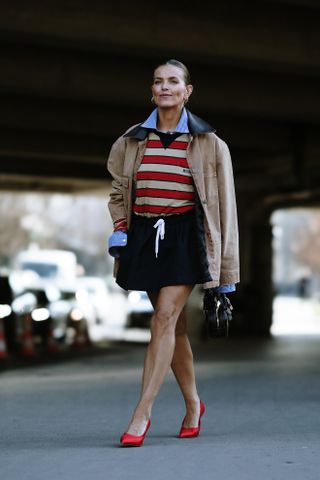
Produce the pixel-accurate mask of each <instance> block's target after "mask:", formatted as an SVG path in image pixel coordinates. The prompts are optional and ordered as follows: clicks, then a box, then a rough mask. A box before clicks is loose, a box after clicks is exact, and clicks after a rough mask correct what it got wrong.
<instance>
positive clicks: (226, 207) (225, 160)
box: [216, 139, 240, 285]
mask: <svg viewBox="0 0 320 480" xmlns="http://www.w3.org/2000/svg"><path fill="white" fill-rule="evenodd" d="M216 154H217V157H216V160H217V180H218V193H219V213H220V229H221V270H220V285H222V284H229V283H237V282H239V280H240V278H239V277H240V275H239V232H238V215H237V205H236V195H235V186H234V178H233V168H232V161H231V156H230V152H229V148H228V146H227V144H226V143H225V142H224V141H222V140H221V139H219V141H218V144H217V150H216Z"/></svg>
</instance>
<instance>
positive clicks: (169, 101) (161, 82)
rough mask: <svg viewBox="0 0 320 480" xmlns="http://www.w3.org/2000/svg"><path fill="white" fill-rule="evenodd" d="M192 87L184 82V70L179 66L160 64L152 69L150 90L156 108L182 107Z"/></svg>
mask: <svg viewBox="0 0 320 480" xmlns="http://www.w3.org/2000/svg"><path fill="white" fill-rule="evenodd" d="M192 88H193V87H192V85H186V84H185V81H184V72H183V70H182V69H181V68H179V67H176V66H174V65H160V67H158V68H156V69H155V71H154V78H153V84H152V88H151V90H152V95H153V99H154V103H155V104H156V105H157V106H158V108H182V107H183V105H184V103H185V100H186V99H187V98H188V97H189V96H190V95H191V93H192Z"/></svg>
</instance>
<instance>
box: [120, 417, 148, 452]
mask: <svg viewBox="0 0 320 480" xmlns="http://www.w3.org/2000/svg"><path fill="white" fill-rule="evenodd" d="M150 425H151V421H150V419H149V420H148V423H147V426H146V428H145V430H144V432H143V434H142V435H131V433H127V432H124V433H123V434H122V435H121V438H120V443H121V445H122V446H124V447H141V445H142V444H143V441H144V439H145V436H146V434H147V431H148V429H149V427H150Z"/></svg>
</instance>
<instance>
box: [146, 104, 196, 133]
mask: <svg viewBox="0 0 320 480" xmlns="http://www.w3.org/2000/svg"><path fill="white" fill-rule="evenodd" d="M157 118H158V109H157V108H155V109H154V110H153V111H152V112H151V114H150V115H149V117H148V118H147V119H146V120H145V121H144V122H143V123H142V124H141V125H140V126H141V127H143V128H148V129H149V128H150V129H152V130H158V129H157ZM158 131H159V130H158ZM178 132H179V133H190V131H189V127H188V115H187V111H186V109H185V108H183V110H182V112H181V116H180V120H179V122H178V125H177V126H176V128H175V129H174V130H173V131H172V133H178Z"/></svg>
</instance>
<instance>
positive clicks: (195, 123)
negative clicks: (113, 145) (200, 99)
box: [123, 110, 216, 140]
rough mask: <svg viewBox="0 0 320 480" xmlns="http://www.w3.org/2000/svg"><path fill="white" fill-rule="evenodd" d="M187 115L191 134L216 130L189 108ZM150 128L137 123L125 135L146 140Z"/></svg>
mask: <svg viewBox="0 0 320 480" xmlns="http://www.w3.org/2000/svg"><path fill="white" fill-rule="evenodd" d="M187 115H188V127H189V132H190V133H191V135H199V134H201V133H209V132H215V131H216V130H215V128H213V127H212V126H211V125H209V123H207V122H205V121H204V120H202V118H200V117H197V115H194V114H193V113H191V112H190V111H189V110H187ZM148 132H149V129H148V128H144V127H141V124H140V125H137V126H136V127H133V128H132V129H131V130H129V132H127V133H125V134H124V135H123V136H124V137H129V138H136V139H137V140H145V138H147V136H148Z"/></svg>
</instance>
